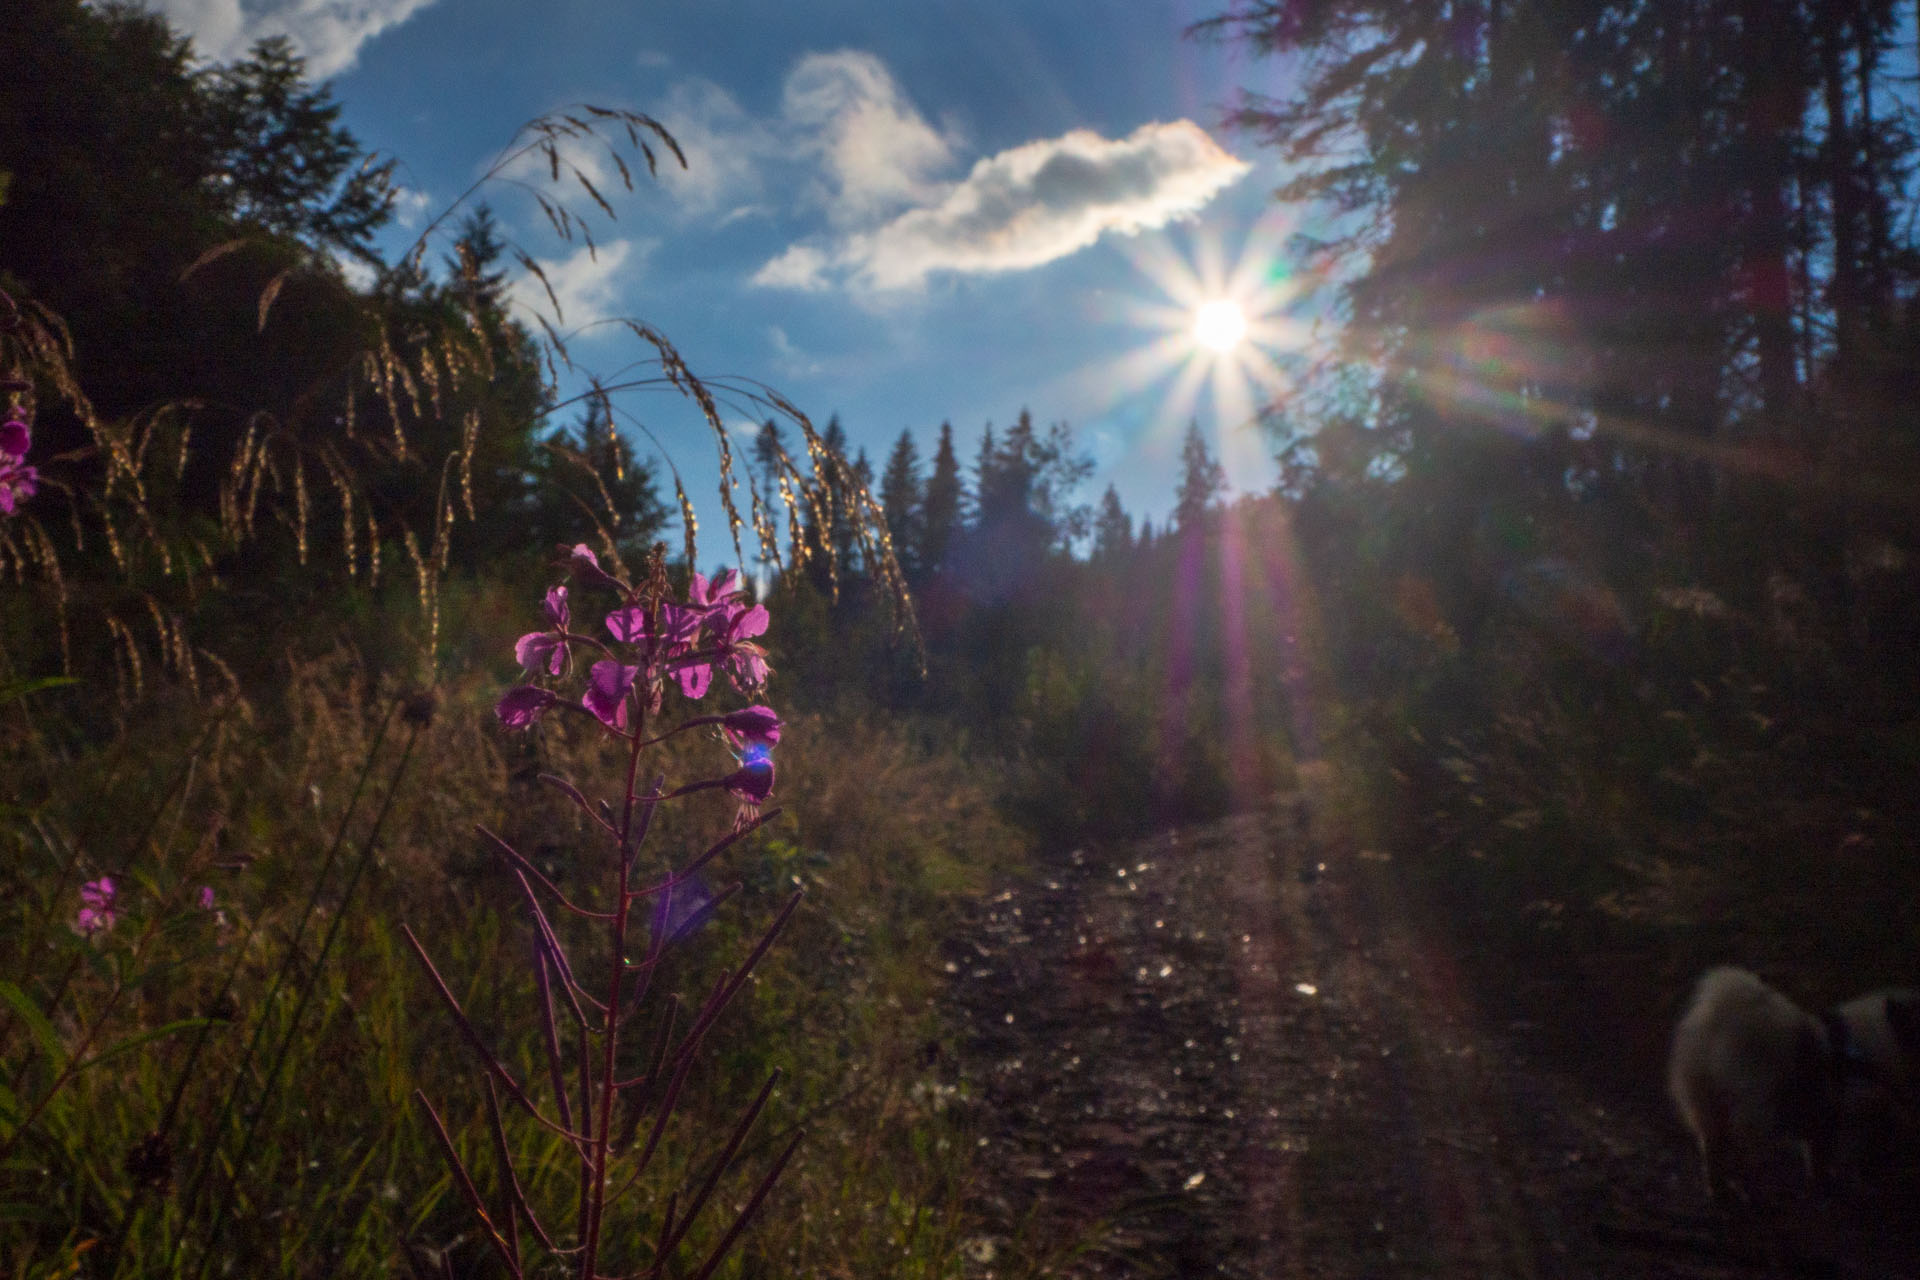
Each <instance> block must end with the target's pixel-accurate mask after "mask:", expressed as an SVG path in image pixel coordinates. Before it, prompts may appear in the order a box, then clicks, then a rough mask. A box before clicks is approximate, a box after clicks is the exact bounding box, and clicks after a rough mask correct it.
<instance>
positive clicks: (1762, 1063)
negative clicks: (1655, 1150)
mask: <svg viewBox="0 0 1920 1280" xmlns="http://www.w3.org/2000/svg"><path fill="white" fill-rule="evenodd" d="M1667 1087H1668V1089H1669V1091H1670V1092H1671V1093H1672V1095H1673V1102H1674V1106H1675V1107H1676V1108H1678V1110H1679V1112H1680V1119H1681V1120H1682V1121H1683V1122H1684V1123H1685V1124H1686V1126H1687V1129H1688V1130H1689V1131H1690V1132H1691V1133H1692V1134H1693V1137H1694V1141H1695V1142H1696V1143H1698V1144H1699V1147H1700V1163H1701V1167H1702V1171H1703V1172H1704V1173H1705V1175H1706V1181H1707V1192H1708V1194H1709V1195H1711V1196H1712V1197H1713V1199H1714V1200H1715V1201H1716V1202H1725V1200H1726V1198H1727V1195H1728V1192H1729V1182H1730V1179H1731V1178H1732V1177H1733V1176H1734V1175H1735V1174H1736V1173H1738V1172H1739V1171H1740V1170H1741V1169H1742V1168H1743V1167H1745V1166H1747V1165H1748V1164H1750V1163H1752V1162H1753V1161H1754V1160H1755V1159H1756V1158H1757V1157H1758V1156H1760V1155H1761V1154H1762V1153H1763V1152H1764V1150H1765V1149H1766V1147H1767V1146H1768V1145H1769V1144H1770V1143H1772V1142H1773V1141H1776V1140H1778V1139H1779V1138H1782V1137H1785V1138H1792V1139H1796V1140H1798V1141H1799V1142H1800V1143H1801V1144H1802V1152H1803V1155H1804V1156H1805V1160H1806V1166H1807V1174H1808V1177H1809V1178H1810V1179H1811V1180H1812V1181H1813V1182H1814V1184H1815V1185H1816V1186H1819V1187H1822V1188H1824V1187H1825V1186H1826V1183H1827V1174H1828V1169H1829V1165H1830V1160H1831V1154H1832V1150H1833V1142H1834V1133H1835V1128H1836V1125H1837V1118H1838V1106H1839V1073H1838V1070H1837V1060H1836V1058H1835V1055H1834V1050H1833V1046H1832V1044H1831V1043H1830V1041H1829V1038H1828V1034H1827V1030H1826V1028H1825V1026H1823V1025H1822V1023H1821V1021H1820V1019H1818V1018H1816V1017H1814V1016H1813V1015H1812V1014H1810V1013H1808V1012H1807V1011H1806V1010H1804V1009H1802V1008H1801V1007H1800V1006H1799V1005H1797V1004H1795V1003H1794V1002H1793V1001H1792V1000H1790V999H1788V998H1787V997H1786V996H1784V995H1781V994H1780V993H1779V992H1778V991H1775V990H1774V989H1773V988H1772V987H1770V986H1768V985H1767V984H1766V983H1764V982H1762V981H1761V980H1760V979H1759V978H1758V977H1756V976H1755V975H1754V974H1752V973H1750V972H1748V971H1747V970H1745V969H1739V968H1734V967H1732V966H1724V967H1721V968H1717V969H1710V970H1708V971H1707V972H1706V973H1705V974H1703V975H1702V976H1701V978H1700V981H1699V982H1698V984H1696V985H1695V987H1694V991H1693V998H1692V1000H1691V1001H1689V1002H1688V1005H1687V1009H1686V1012H1685V1013H1684V1014H1682V1015H1681V1018H1680V1022H1679V1025H1678V1026H1676V1027H1675V1028H1674V1033H1673V1054H1672V1057H1671V1058H1670V1060H1669V1062H1668V1066H1667Z"/></svg>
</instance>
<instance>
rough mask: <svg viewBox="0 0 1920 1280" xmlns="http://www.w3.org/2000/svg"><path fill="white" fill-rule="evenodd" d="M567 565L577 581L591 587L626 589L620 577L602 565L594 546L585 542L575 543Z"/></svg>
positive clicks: (569, 553) (568, 554) (568, 555)
mask: <svg viewBox="0 0 1920 1280" xmlns="http://www.w3.org/2000/svg"><path fill="white" fill-rule="evenodd" d="M567 567H568V568H569V569H571V570H572V571H573V577H574V581H576V582H582V583H585V584H586V585H587V586H590V587H613V588H616V589H618V590H622V591H624V590H625V589H626V587H625V584H623V583H622V582H621V581H620V579H618V578H616V577H614V576H613V575H612V574H610V573H608V572H607V571H606V570H605V569H602V568H601V567H600V559H599V557H598V556H596V555H594V554H593V548H591V547H589V546H588V545H587V544H586V543H584V542H578V543H575V544H574V547H573V550H572V551H570V552H568V553H567Z"/></svg>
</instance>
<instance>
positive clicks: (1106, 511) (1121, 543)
mask: <svg viewBox="0 0 1920 1280" xmlns="http://www.w3.org/2000/svg"><path fill="white" fill-rule="evenodd" d="M1132 550H1133V517H1132V516H1130V515H1128V514H1127V509H1126V508H1125V507H1123V506H1121V505H1120V494H1119V491H1118V490H1116V489H1115V488H1114V487H1113V486H1112V485H1108V486H1107V491H1106V493H1105V494H1103V495H1102V496H1101V498H1100V514H1099V515H1098V516H1096V517H1094V521H1093V558H1094V559H1095V560H1097V561H1100V562H1102V563H1105V564H1112V563H1114V562H1116V561H1119V560H1123V559H1125V558H1126V555H1127V553H1128V552H1130V551H1132Z"/></svg>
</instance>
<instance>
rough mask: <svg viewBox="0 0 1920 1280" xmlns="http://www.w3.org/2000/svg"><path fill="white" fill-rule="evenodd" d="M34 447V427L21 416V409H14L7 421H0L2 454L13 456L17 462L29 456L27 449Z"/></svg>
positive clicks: (0, 452)
mask: <svg viewBox="0 0 1920 1280" xmlns="http://www.w3.org/2000/svg"><path fill="white" fill-rule="evenodd" d="M31 448H33V428H31V427H29V426H28V425H27V420H26V419H25V418H24V417H22V416H21V414H20V410H18V409H14V410H12V411H11V412H10V413H9V414H8V417H7V420H6V421H5V422H0V454H4V455H5V456H7V457H9V458H12V459H13V460H14V461H15V462H19V461H22V460H24V459H25V458H26V456H27V450H29V449H31Z"/></svg>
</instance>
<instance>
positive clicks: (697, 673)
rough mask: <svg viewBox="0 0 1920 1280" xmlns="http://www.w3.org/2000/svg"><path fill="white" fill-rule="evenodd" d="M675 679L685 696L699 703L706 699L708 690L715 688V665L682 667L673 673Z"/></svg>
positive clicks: (701, 663) (700, 664)
mask: <svg viewBox="0 0 1920 1280" xmlns="http://www.w3.org/2000/svg"><path fill="white" fill-rule="evenodd" d="M673 678H674V680H675V681H677V682H678V683H679V685H680V692H681V694H682V695H683V696H685V697H686V698H688V699H689V700H691V701H694V702H698V701H699V700H700V699H702V698H704V697H706V696H707V690H708V689H711V688H712V687H713V664H712V663H710V662H696V663H694V664H692V665H691V666H685V667H681V668H680V669H679V670H678V671H675V672H674V673H673Z"/></svg>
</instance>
